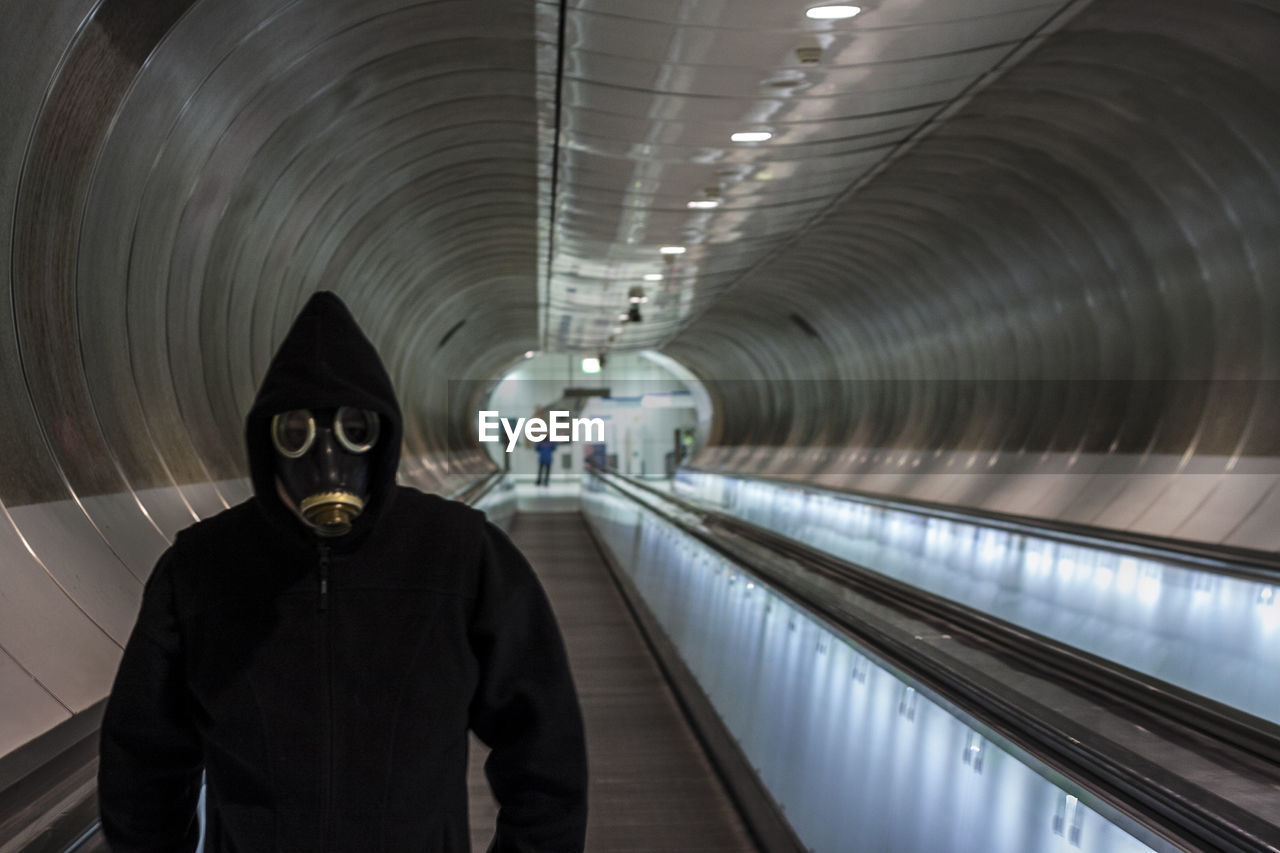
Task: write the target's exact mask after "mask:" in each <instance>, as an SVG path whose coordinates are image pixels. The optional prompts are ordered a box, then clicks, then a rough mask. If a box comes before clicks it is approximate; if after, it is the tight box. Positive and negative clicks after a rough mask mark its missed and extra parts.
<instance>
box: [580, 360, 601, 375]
mask: <svg viewBox="0 0 1280 853" xmlns="http://www.w3.org/2000/svg"><path fill="white" fill-rule="evenodd" d="M582 372H583V373H599V372H600V359H598V358H584V359H583V360H582Z"/></svg>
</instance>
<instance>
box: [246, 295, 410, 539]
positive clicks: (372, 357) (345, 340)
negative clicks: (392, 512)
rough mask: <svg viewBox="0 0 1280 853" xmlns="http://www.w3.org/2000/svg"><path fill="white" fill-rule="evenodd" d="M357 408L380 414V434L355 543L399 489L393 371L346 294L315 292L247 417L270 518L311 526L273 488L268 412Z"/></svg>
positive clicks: (252, 468)
mask: <svg viewBox="0 0 1280 853" xmlns="http://www.w3.org/2000/svg"><path fill="white" fill-rule="evenodd" d="M343 405H346V406H359V407H360V408H363V409H371V410H373V411H375V412H377V413H378V414H379V415H381V416H382V425H381V427H382V434H381V437H380V438H379V439H378V445H377V447H375V448H374V450H373V451H372V452H373V453H375V454H376V455H375V457H374V459H373V470H372V476H371V480H370V492H369V502H368V504H367V506H366V508H365V510H364V512H362V513H361V514H360V515H359V516H357V518H356V519H355V522H354V523H353V526H352V530H351V532H350V533H348V534H347V535H346V536H342V537H338V538H337V539H335V540H333V541H334V543H335V544H338V543H341V542H342V541H343V540H349V541H355V540H358V539H360V538H363V535H364V533H366V532H367V531H368V530H369V529H371V528H372V527H373V525H374V524H375V523H376V522H377V519H378V517H379V515H381V514H382V513H383V512H384V511H385V510H386V507H387V504H388V503H389V502H390V501H391V498H392V496H393V495H394V494H395V485H396V470H397V468H398V467H399V464H400V439H401V435H402V434H403V426H402V423H401V415H400V406H399V404H398V403H397V402H396V396H395V391H394V390H393V388H392V386H391V377H390V376H388V375H387V370H386V368H385V367H383V365H382V359H381V358H380V357H379V356H378V351H377V350H376V349H374V347H373V344H372V343H370V342H369V339H368V338H366V337H365V335H364V332H362V331H361V330H360V326H359V325H357V324H356V321H355V318H353V317H352V316H351V312H350V311H348V310H347V306H346V305H345V304H344V303H343V301H342V300H341V299H339V298H338V297H337V296H335V295H334V294H332V293H329V292H327V291H321V292H319V293H316V294H314V295H312V297H311V298H310V299H308V300H307V304H306V305H304V306H303V307H302V311H301V312H299V314H298V317H297V319H296V320H294V321H293V326H292V327H291V328H290V329H289V333H288V334H287V335H285V338H284V342H283V343H281V344H280V348H279V349H278V350H277V351H276V354H275V357H273V358H272V359H271V365H270V366H269V367H268V368H267V373H266V375H265V376H264V377H263V378H262V384H261V386H259V388H258V395H257V397H255V398H254V401H253V407H252V408H250V410H249V415H248V417H247V418H246V419H245V442H246V445H247V446H248V451H249V475H250V479H251V480H252V482H253V491H254V495H255V498H256V500H257V502H258V504H259V506H260V507H261V508H262V509H263V511H264V512H265V513H266V514H267V516H268V517H269V518H271V520H272V521H274V522H277V523H279V524H282V525H285V526H286V527H288V528H290V529H294V530H297V531H299V532H305V533H306V534H307V535H308V536H311V533H310V532H309V531H306V529H305V527H304V526H303V524H302V522H301V521H299V520H298V518H297V516H295V515H294V514H293V513H292V512H291V511H290V510H289V508H288V507H287V506H286V505H285V504H284V502H283V501H281V500H280V497H279V495H278V494H277V493H276V459H275V456H276V453H275V449H274V448H273V447H272V445H271V433H270V429H271V418H272V416H273V415H276V414H278V413H280V412H285V411H288V410H290V409H321V408H326V407H330V406H343Z"/></svg>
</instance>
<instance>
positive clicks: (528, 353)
mask: <svg viewBox="0 0 1280 853" xmlns="http://www.w3.org/2000/svg"><path fill="white" fill-rule="evenodd" d="M535 355H537V353H536V352H534V351H533V350H526V351H525V354H524V357H525V358H533V357H534V356H535Z"/></svg>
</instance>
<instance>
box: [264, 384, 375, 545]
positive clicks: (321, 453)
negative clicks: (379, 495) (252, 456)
mask: <svg viewBox="0 0 1280 853" xmlns="http://www.w3.org/2000/svg"><path fill="white" fill-rule="evenodd" d="M378 427H379V421H378V414H377V412H371V411H369V410H368V409H360V408H357V407H355V406H339V407H338V408H337V409H316V410H314V411H313V410H310V409H293V410H291V411H288V412H281V413H280V414H278V415H275V416H274V417H273V418H272V419H271V443H272V444H273V445H274V447H275V449H276V471H277V475H278V477H279V480H280V485H281V488H282V489H283V490H284V493H285V494H286V495H287V496H288V498H289V499H290V500H291V501H293V503H294V505H295V506H296V507H297V509H298V512H299V513H300V514H301V515H302V517H303V519H305V520H306V522H307V523H308V524H310V525H311V526H312V527H313V528H315V531H316V533H317V534H319V535H320V536H342V535H344V534H346V533H349V532H350V531H351V522H352V521H354V520H355V518H356V516H358V515H360V513H361V512H363V511H364V507H365V502H366V501H367V500H368V497H369V479H370V468H371V467H372V462H373V460H372V454H371V453H370V451H371V450H373V447H374V445H376V444H377V442H378V431H379V430H378Z"/></svg>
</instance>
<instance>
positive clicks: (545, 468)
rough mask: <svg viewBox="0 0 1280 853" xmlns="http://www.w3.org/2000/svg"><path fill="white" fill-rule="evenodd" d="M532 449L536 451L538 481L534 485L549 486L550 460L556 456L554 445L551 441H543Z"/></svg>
mask: <svg viewBox="0 0 1280 853" xmlns="http://www.w3.org/2000/svg"><path fill="white" fill-rule="evenodd" d="M534 447H535V448H536V449H537V451H538V479H537V480H536V481H535V483H534V485H537V486H550V485H551V460H552V458H553V457H554V456H555V454H556V443H555V442H554V441H552V440H551V439H549V438H548V439H543V440H542V441H539V442H538V443H537V444H536V445H534Z"/></svg>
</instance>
